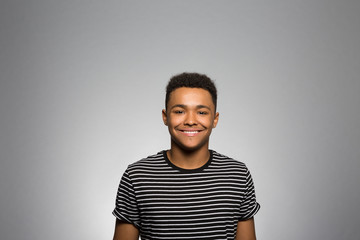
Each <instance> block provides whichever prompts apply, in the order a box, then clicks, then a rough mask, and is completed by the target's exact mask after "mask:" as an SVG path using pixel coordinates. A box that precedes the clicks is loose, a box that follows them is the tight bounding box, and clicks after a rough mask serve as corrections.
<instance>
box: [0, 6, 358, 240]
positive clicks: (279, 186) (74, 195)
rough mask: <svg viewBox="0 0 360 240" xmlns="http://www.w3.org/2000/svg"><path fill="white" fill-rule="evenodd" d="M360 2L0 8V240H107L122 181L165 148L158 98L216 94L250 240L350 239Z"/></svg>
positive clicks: (217, 137) (214, 143)
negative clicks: (252, 195)
mask: <svg viewBox="0 0 360 240" xmlns="http://www.w3.org/2000/svg"><path fill="white" fill-rule="evenodd" d="M359 13H360V1H356V0H353V1H325V0H318V1H314V0H306V1H300V0H299V1H279V0H275V1H267V0H266V1H265V0H263V1H166V0H164V1H90V0H89V1H69V0H63V1H45V0H43V1H41V0H28V1H25V0H23V1H21V0H11V1H10V0H9V1H4V0H3V1H1V4H0V34H1V38H0V61H1V62H0V63H1V65H0V77H1V82H0V115H1V116H0V117H1V118H0V157H1V166H0V214H1V217H0V239H4V240H19V239H26V240H27V239H29V240H32V239H110V238H112V235H113V228H114V221H115V218H114V217H113V216H112V215H111V211H112V209H113V206H114V201H115V194H116V190H117V186H118V183H119V180H120V177H121V175H122V172H123V171H124V169H125V167H126V166H127V165H128V164H129V163H131V162H134V161H136V160H138V159H140V158H142V157H145V156H147V155H150V154H153V153H155V152H157V151H159V150H162V149H167V148H169V136H168V133H167V129H166V127H165V126H164V125H163V124H162V120H161V109H162V107H163V102H164V93H165V91H164V89H165V86H166V82H167V81H168V79H169V78H170V76H172V75H174V74H177V73H180V72H183V71H197V72H201V73H206V74H208V75H209V76H210V77H212V78H213V79H215V81H216V84H217V86H218V89H219V103H218V104H219V107H218V110H219V112H220V121H219V124H218V127H217V128H216V129H215V131H214V132H213V136H212V140H211V148H213V149H215V150H217V151H218V152H221V153H223V154H226V155H229V156H232V157H234V158H237V159H239V160H241V161H244V162H245V163H246V164H247V165H248V167H249V168H250V170H251V172H252V175H253V177H254V180H255V184H256V190H257V197H258V201H259V202H260V203H261V205H262V208H261V210H260V212H259V213H258V214H257V215H256V218H255V219H256V228H257V235H258V239H267V240H279V239H280V240H281V239H291V240H303V239H315V240H318V239H326V240H329V239H330V240H331V239H333V240H339V239H352V240H353V239H360V228H359V222H360V208H359V206H358V204H359V202H360V188H359V183H360V176H359V171H360V107H359V106H360V95H359V90H360V80H359V76H360V47H359V43H360V14H359Z"/></svg>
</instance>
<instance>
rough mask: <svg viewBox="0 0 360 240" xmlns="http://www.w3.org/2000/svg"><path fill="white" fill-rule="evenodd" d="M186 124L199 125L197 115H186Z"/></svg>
mask: <svg viewBox="0 0 360 240" xmlns="http://www.w3.org/2000/svg"><path fill="white" fill-rule="evenodd" d="M184 124H185V125H188V126H193V125H196V124H197V122H196V114H195V113H193V112H188V113H187V114H186V117H185V122H184Z"/></svg>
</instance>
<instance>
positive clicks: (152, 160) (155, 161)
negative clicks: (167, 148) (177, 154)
mask: <svg viewBox="0 0 360 240" xmlns="http://www.w3.org/2000/svg"><path fill="white" fill-rule="evenodd" d="M164 164H166V162H165V158H164V151H160V152H158V153H156V154H153V155H149V156H147V157H145V158H142V159H140V160H138V161H136V162H134V163H132V164H130V165H129V166H128V168H127V171H134V170H138V169H148V168H156V167H160V166H163V165H164Z"/></svg>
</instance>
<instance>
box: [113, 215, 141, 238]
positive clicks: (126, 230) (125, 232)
mask: <svg viewBox="0 0 360 240" xmlns="http://www.w3.org/2000/svg"><path fill="white" fill-rule="evenodd" d="M138 239H139V230H138V229H137V228H136V227H135V226H134V225H132V224H130V223H124V222H121V221H119V219H116V223H115V232H114V238H113V240H138Z"/></svg>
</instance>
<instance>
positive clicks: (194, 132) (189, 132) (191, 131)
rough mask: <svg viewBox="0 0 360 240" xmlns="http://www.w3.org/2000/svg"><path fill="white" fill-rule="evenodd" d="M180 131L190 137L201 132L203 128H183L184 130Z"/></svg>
mask: <svg viewBox="0 0 360 240" xmlns="http://www.w3.org/2000/svg"><path fill="white" fill-rule="evenodd" d="M179 131H180V132H181V133H183V134H184V135H186V136H188V137H193V136H195V135H197V134H199V133H200V132H201V131H202V130H193V129H191V130H190V129H183V130H179Z"/></svg>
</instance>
